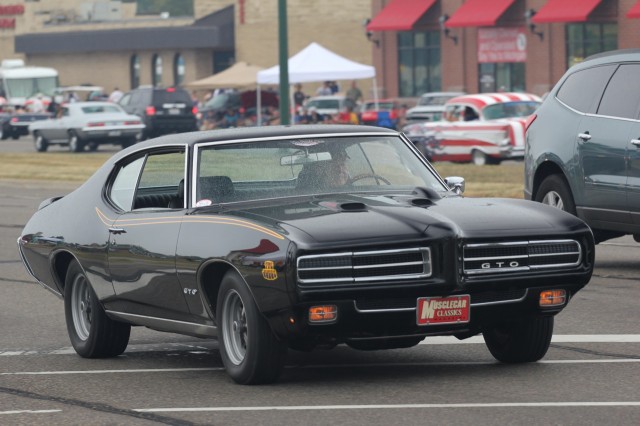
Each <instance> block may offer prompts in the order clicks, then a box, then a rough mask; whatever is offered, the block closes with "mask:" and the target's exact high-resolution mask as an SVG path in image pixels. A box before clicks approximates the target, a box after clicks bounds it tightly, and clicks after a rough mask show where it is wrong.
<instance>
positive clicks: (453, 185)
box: [444, 176, 464, 195]
mask: <svg viewBox="0 0 640 426" xmlns="http://www.w3.org/2000/svg"><path fill="white" fill-rule="evenodd" d="M444 181H445V183H446V184H447V186H448V187H449V189H451V190H452V191H453V192H455V193H456V194H458V195H462V194H463V193H464V178H463V177H460V176H449V177H446V178H444Z"/></svg>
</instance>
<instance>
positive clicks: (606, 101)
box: [598, 64, 640, 118]
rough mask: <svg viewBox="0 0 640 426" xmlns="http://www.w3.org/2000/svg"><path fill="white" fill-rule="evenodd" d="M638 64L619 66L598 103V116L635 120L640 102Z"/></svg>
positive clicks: (639, 69)
mask: <svg viewBox="0 0 640 426" xmlns="http://www.w3.org/2000/svg"><path fill="white" fill-rule="evenodd" d="M638 76H640V64H629V65H621V66H620V67H619V68H618V70H617V71H616V72H615V74H613V77H611V81H610V82H609V84H608V85H607V89H606V90H605V92H604V95H603V96H602V100H601V101H600V107H599V108H598V114H599V115H608V116H611V117H622V118H636V117H637V112H638V103H639V102H640V78H638Z"/></svg>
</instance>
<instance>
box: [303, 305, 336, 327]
mask: <svg viewBox="0 0 640 426" xmlns="http://www.w3.org/2000/svg"><path fill="white" fill-rule="evenodd" d="M337 319H338V307H337V306H336V305H323V306H312V307H310V308H309V322H312V323H319V322H333V321H335V320H337Z"/></svg>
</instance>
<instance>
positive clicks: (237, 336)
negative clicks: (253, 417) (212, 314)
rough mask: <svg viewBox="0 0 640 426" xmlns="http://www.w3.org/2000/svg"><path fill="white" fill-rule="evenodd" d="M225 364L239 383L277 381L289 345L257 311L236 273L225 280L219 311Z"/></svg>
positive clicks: (217, 312) (221, 290)
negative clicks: (281, 339)
mask: <svg viewBox="0 0 640 426" xmlns="http://www.w3.org/2000/svg"><path fill="white" fill-rule="evenodd" d="M216 319H217V323H218V329H219V334H218V341H219V344H220V355H221V357H222V362H223V364H224V366H225V368H226V370H227V373H228V374H229V375H230V376H231V378H232V379H233V380H234V381H236V382H237V383H240V384H245V385H248V384H259V383H271V382H274V381H275V380H276V379H277V378H278V376H279V375H280V372H281V371H282V367H283V366H284V362H285V358H286V346H285V345H284V344H283V343H282V342H280V341H279V340H278V339H277V338H276V336H275V335H274V334H273V331H272V330H271V328H270V327H269V324H268V323H267V321H266V319H265V318H264V317H263V316H262V314H261V313H260V311H259V310H258V306H257V305H256V302H255V301H254V300H253V296H252V295H251V292H250V291H249V289H248V287H247V284H246V283H245V282H244V280H243V279H242V278H241V277H240V276H239V275H238V274H237V273H235V272H229V273H227V274H226V275H225V276H224V278H223V279H222V283H221V285H220V291H219V293H218V303H217V309H216Z"/></svg>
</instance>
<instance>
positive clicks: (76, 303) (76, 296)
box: [71, 275, 93, 340]
mask: <svg viewBox="0 0 640 426" xmlns="http://www.w3.org/2000/svg"><path fill="white" fill-rule="evenodd" d="M91 306H92V305H91V291H90V289H89V285H88V284H87V280H86V279H85V277H84V276H83V275H76V278H75V281H74V283H73V288H72V290H71V314H72V316H73V325H74V327H75V330H76V334H77V335H78V338H80V340H87V339H88V338H89V332H90V330H91V322H92V320H93V310H92V308H91Z"/></svg>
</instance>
